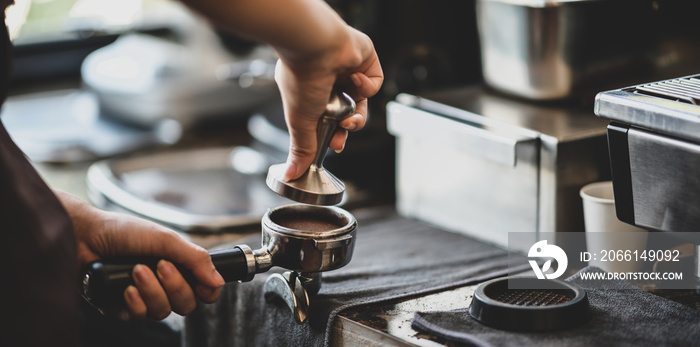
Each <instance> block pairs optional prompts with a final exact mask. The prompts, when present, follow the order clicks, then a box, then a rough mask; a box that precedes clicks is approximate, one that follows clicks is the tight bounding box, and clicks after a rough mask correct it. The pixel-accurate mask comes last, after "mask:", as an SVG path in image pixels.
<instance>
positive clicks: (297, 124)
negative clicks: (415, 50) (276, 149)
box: [275, 25, 384, 180]
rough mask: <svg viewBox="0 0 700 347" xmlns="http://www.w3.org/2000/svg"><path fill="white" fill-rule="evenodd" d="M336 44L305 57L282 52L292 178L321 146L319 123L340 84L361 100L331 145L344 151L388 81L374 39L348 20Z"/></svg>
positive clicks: (280, 75) (280, 77)
mask: <svg viewBox="0 0 700 347" xmlns="http://www.w3.org/2000/svg"><path fill="white" fill-rule="evenodd" d="M344 28H345V30H339V31H338V33H337V35H338V37H336V38H335V40H332V41H331V42H332V43H333V44H332V45H329V46H328V47H326V49H325V50H324V51H323V52H320V53H318V54H315V55H314V58H313V59H308V56H305V57H303V58H300V57H296V56H294V55H293V54H289V55H288V56H287V55H285V52H284V51H281V52H279V53H280V60H279V62H278V64H277V68H276V71H275V80H276V81H277V84H278V86H279V89H280V92H281V95H282V102H283V105H284V114H285V120H286V122H287V125H288V128H289V133H290V137H291V138H290V140H291V141H290V147H289V156H288V158H287V170H286V172H285V178H286V179H288V180H289V179H295V178H298V177H299V176H301V175H302V174H303V173H304V172H305V171H306V170H307V169H308V168H309V166H310V165H311V162H312V161H313V158H314V155H315V154H316V151H317V150H325V148H320V149H318V148H316V127H317V125H318V121H319V119H320V117H321V115H322V114H323V112H324V110H325V108H326V104H327V103H328V100H329V98H330V95H331V90H332V89H333V88H334V87H337V88H338V89H339V90H340V91H343V92H346V93H348V94H349V95H350V96H351V97H352V98H353V99H354V100H355V102H356V103H357V109H356V113H355V114H354V115H352V116H350V117H348V118H346V119H345V120H343V121H341V122H340V128H339V130H338V131H337V132H336V134H335V135H334V137H333V139H332V140H331V143H330V148H331V149H333V150H335V151H337V152H340V151H342V150H343V148H344V147H345V140H346V139H347V135H348V131H356V130H360V129H362V128H363V127H364V126H365V123H366V121H367V98H369V97H371V96H373V95H374V94H376V93H377V92H378V91H379V88H380V87H381V85H382V81H383V80H384V75H383V72H382V68H381V65H380V64H379V59H378V57H377V53H376V51H375V50H374V45H373V44H372V41H371V40H370V38H369V37H368V36H367V35H365V34H363V33H362V32H360V31H357V30H355V29H353V28H352V27H350V26H348V25H344Z"/></svg>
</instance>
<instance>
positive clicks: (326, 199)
mask: <svg viewBox="0 0 700 347" xmlns="http://www.w3.org/2000/svg"><path fill="white" fill-rule="evenodd" d="M355 107H356V105H355V101H354V100H353V99H352V98H351V97H350V96H349V95H348V94H345V93H342V92H337V91H333V93H331V98H330V100H329V101H328V105H326V110H325V112H324V113H323V116H322V117H321V119H320V120H319V123H318V128H317V132H316V156H315V157H314V161H313V162H312V163H311V167H309V169H308V170H307V171H306V172H305V173H304V174H303V175H302V176H301V177H299V178H297V179H295V180H291V181H287V180H285V179H284V170H285V169H286V164H284V163H282V164H275V165H272V166H270V169H269V171H268V173H267V179H266V181H265V182H266V183H267V186H268V187H270V189H272V190H273V191H274V192H276V193H277V194H279V195H281V196H283V197H285V198H288V199H292V200H295V201H298V202H301V203H305V204H312V205H336V204H338V203H340V201H341V200H342V199H343V194H344V193H345V184H343V182H342V181H341V180H339V179H338V178H337V177H335V176H334V175H333V174H332V173H330V172H329V171H328V170H326V169H325V168H324V167H323V160H324V159H325V157H326V150H327V148H328V145H329V144H330V142H331V139H332V138H333V134H334V133H335V131H336V129H337V127H338V123H340V121H342V120H343V119H345V118H347V117H349V116H351V115H352V114H353V113H354V112H355Z"/></svg>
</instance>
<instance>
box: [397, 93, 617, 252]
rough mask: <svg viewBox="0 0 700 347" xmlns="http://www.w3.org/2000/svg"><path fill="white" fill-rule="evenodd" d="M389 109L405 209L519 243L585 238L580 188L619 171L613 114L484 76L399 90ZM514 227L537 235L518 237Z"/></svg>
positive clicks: (567, 243)
mask: <svg viewBox="0 0 700 347" xmlns="http://www.w3.org/2000/svg"><path fill="white" fill-rule="evenodd" d="M387 111H388V112H387V127H388V129H389V132H390V133H392V134H393V135H395V136H396V144H397V146H396V151H397V158H396V160H397V162H396V177H397V183H396V190H397V206H398V210H399V212H400V213H401V214H402V215H404V216H409V217H413V218H417V219H420V220H423V221H426V222H429V223H431V224H434V225H437V226H439V227H442V228H444V229H447V230H451V231H455V232H458V233H463V234H466V235H470V236H474V237H476V238H479V239H481V240H484V241H487V242H490V243H493V244H496V245H499V246H502V247H508V248H511V249H515V250H519V251H527V249H529V247H530V246H532V243H534V242H535V241H536V240H535V238H536V236H537V233H541V232H554V231H557V232H559V231H561V232H562V233H556V234H557V238H559V239H558V240H553V241H552V242H553V243H557V244H559V245H560V246H562V247H564V248H568V249H571V250H573V251H575V250H578V248H577V247H580V246H581V245H578V244H577V242H575V241H574V238H575V237H574V238H570V237H568V236H566V234H567V233H566V232H581V231H583V229H584V227H583V210H582V203H581V198H580V197H579V195H578V191H579V189H580V188H581V187H582V186H583V185H585V184H587V183H590V182H594V181H598V180H605V179H609V162H608V156H607V147H606V141H605V125H606V122H605V121H603V120H601V119H597V118H596V117H595V116H594V115H593V114H592V113H591V112H590V110H585V109H581V108H579V107H576V106H571V105H569V106H561V105H559V106H553V105H538V104H533V103H527V102H523V101H519V100H514V99H511V98H507V97H504V96H502V95H499V94H497V93H493V92H491V91H489V90H488V89H486V88H483V86H478V85H476V86H470V87H466V88H455V89H449V90H441V91H437V92H434V93H431V94H425V95H421V96H420V97H419V96H412V95H406V94H403V95H399V96H398V97H397V98H396V100H395V101H394V102H391V103H389V104H388V106H387ZM510 232H530V233H531V235H532V238H533V239H532V240H522V241H521V240H518V241H519V243H523V244H522V245H512V244H509V242H508V241H509V240H508V233H510ZM570 236H573V235H570ZM518 239H519V238H518ZM511 241H512V240H511ZM525 243H528V244H527V245H525Z"/></svg>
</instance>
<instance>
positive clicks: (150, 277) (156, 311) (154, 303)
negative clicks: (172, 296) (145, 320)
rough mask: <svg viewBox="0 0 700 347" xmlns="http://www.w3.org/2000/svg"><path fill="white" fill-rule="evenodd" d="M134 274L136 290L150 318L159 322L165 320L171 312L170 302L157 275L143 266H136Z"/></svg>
mask: <svg viewBox="0 0 700 347" xmlns="http://www.w3.org/2000/svg"><path fill="white" fill-rule="evenodd" d="M133 273H134V283H135V284H136V288H138V290H139V294H140V295H141V298H142V299H143V302H144V303H145V304H146V307H147V311H148V314H147V315H148V317H151V318H153V319H157V320H162V319H165V317H167V316H168V315H169V314H170V312H171V309H170V302H169V301H168V296H167V295H166V294H165V290H164V289H163V287H162V286H161V285H160V282H158V279H157V278H156V275H155V274H153V271H151V269H149V268H148V267H147V266H145V265H142V264H138V265H136V266H134V271H133Z"/></svg>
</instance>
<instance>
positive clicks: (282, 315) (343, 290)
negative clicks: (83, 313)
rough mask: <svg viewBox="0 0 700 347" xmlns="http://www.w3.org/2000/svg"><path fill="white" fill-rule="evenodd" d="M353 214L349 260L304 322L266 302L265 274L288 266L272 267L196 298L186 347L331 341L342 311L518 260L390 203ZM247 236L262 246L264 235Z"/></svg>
mask: <svg viewBox="0 0 700 347" xmlns="http://www.w3.org/2000/svg"><path fill="white" fill-rule="evenodd" d="M353 213H354V214H355V217H356V218H357V219H358V223H359V226H358V231H357V239H356V243H355V250H354V255H353V258H352V261H351V262H350V264H348V265H347V266H345V267H343V268H341V269H338V270H334V271H329V272H325V273H323V285H322V287H321V290H320V292H319V293H318V294H317V295H315V296H312V297H311V299H310V301H311V303H310V313H309V320H308V322H307V323H305V324H303V325H297V324H296V323H295V321H294V319H293V316H292V314H291V311H290V309H289V308H287V307H286V306H283V304H280V303H276V302H274V301H273V302H271V303H267V302H266V301H265V299H264V297H263V284H264V282H265V280H266V278H267V277H268V276H269V274H270V273H272V272H283V271H284V270H283V269H278V268H274V269H273V270H274V271H270V272H268V273H262V274H257V275H256V276H255V278H254V279H253V281H251V282H247V283H230V284H227V285H226V286H225V287H224V288H223V290H222V294H221V298H220V299H219V300H218V302H216V303H214V304H209V305H207V304H199V305H198V307H197V309H196V310H195V312H194V313H193V314H191V315H189V316H188V317H187V318H186V319H185V326H184V332H183V335H184V345H185V346H321V345H324V344H325V345H328V344H330V343H331V342H332V341H330V340H331V337H332V333H331V326H332V324H333V321H334V318H335V317H336V315H337V314H338V313H339V312H341V311H343V310H345V309H348V308H351V307H357V306H358V305H369V304H374V303H379V302H384V301H387V300H393V299H399V298H403V297H409V296H416V295H422V294H427V293H429V292H434V291H440V290H444V289H447V288H453V287H459V286H463V285H465V284H469V283H477V282H481V281H484V280H486V279H490V278H494V277H498V276H504V275H507V274H508V268H509V263H510V262H512V261H513V259H512V258H511V259H509V255H508V252H507V251H505V250H503V249H499V248H496V247H494V246H490V245H487V244H484V243H482V242H478V241H475V240H473V239H471V238H468V237H465V236H463V235H457V234H453V233H450V232H446V231H442V230H439V229H436V228H432V227H430V226H427V225H425V224H422V223H419V222H416V221H413V220H410V219H406V218H402V217H399V216H398V215H396V212H395V210H394V209H393V208H386V209H382V210H377V209H375V210H372V212H371V214H374V215H375V217H374V218H372V217H368V216H365V215H363V213H362V212H361V211H359V212H358V211H353ZM246 241H247V242H245V241H244V242H242V243H246V244H248V245H249V246H251V247H252V248H256V247H258V246H259V245H260V239H259V236H258V237H257V238H252V239H249V240H246ZM521 263H522V264H526V265H527V262H526V261H524V260H522V261H521V262H518V263H517V264H521ZM527 266H528V267H529V265H527Z"/></svg>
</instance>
